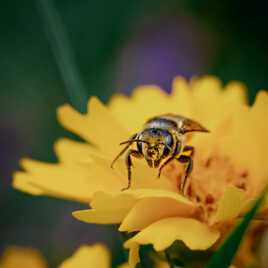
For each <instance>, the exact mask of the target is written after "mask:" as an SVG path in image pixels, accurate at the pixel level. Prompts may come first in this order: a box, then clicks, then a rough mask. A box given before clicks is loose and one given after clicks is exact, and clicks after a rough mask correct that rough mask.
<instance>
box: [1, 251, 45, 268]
mask: <svg viewBox="0 0 268 268" xmlns="http://www.w3.org/2000/svg"><path fill="white" fill-rule="evenodd" d="M0 267H1V268H17V267H19V268H46V267H47V264H46V261H45V259H44V258H43V256H42V255H41V254H40V253H39V252H38V251H37V250H34V249H30V248H22V247H10V248H8V249H6V250H5V251H4V253H3V256H2V258H1V261H0Z"/></svg>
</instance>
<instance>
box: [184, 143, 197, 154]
mask: <svg viewBox="0 0 268 268" xmlns="http://www.w3.org/2000/svg"><path fill="white" fill-rule="evenodd" d="M189 151H190V156H191V157H193V156H194V152H195V150H194V147H193V146H190V145H186V146H184V148H183V152H189Z"/></svg>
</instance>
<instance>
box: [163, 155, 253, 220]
mask: <svg viewBox="0 0 268 268" xmlns="http://www.w3.org/2000/svg"><path fill="white" fill-rule="evenodd" d="M185 168H186V167H185V165H183V164H181V163H178V162H176V160H174V161H173V162H172V163H170V165H168V166H167V167H166V169H165V170H164V171H163V174H165V176H166V177H167V178H168V179H170V180H171V181H173V182H174V183H176V185H177V189H178V193H181V188H182V185H183V179H184V174H185ZM249 176H250V174H249V171H248V170H247V169H246V168H245V167H239V166H238V165H237V164H236V163H235V162H234V161H232V159H231V158H228V157H225V156H222V155H220V154H217V153H216V152H215V153H214V154H211V155H210V156H209V157H202V153H201V152H196V155H195V156H194V168H193V171H192V173H191V175H190V177H189V179H188V182H187V184H188V185H187V186H186V187H187V188H186V192H185V195H186V197H187V198H189V199H190V200H191V201H194V202H195V203H197V204H198V205H199V206H200V208H201V209H202V211H203V215H202V217H201V218H202V220H204V221H205V222H208V221H209V218H211V217H212V216H213V215H214V214H215V212H216V211H217V208H218V202H219V200H220V198H221V197H222V195H223V193H224V191H225V189H226V186H227V185H229V184H232V185H234V186H236V187H238V188H240V189H242V190H244V191H245V192H247V190H248V182H249Z"/></svg>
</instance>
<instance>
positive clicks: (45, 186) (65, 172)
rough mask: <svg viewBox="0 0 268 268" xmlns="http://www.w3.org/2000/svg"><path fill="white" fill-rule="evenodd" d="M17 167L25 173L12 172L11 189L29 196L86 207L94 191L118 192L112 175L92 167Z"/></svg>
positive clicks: (31, 163)
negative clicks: (48, 196)
mask: <svg viewBox="0 0 268 268" xmlns="http://www.w3.org/2000/svg"><path fill="white" fill-rule="evenodd" d="M21 166H22V167H23V168H24V169H25V170H26V171H27V172H16V173H15V174H14V178H13V186H14V187H16V188H17V189H20V190H25V191H27V192H31V193H32V194H46V195H50V196H55V197H59V198H64V199H71V200H75V201H79V202H83V203H84V202H85V203H88V202H89V201H90V200H91V197H92V194H93V193H95V192H96V191H100V190H105V191H108V192H109V191H119V190H120V189H121V188H122V183H121V182H120V181H118V179H117V177H116V174H114V173H112V174H111V175H110V178H107V174H108V173H107V170H105V169H103V167H102V166H98V165H96V164H95V163H93V164H92V165H90V164H87V165H82V164H80V165H78V164H75V163H74V164H72V165H70V164H68V165H65V164H63V163H59V164H48V163H42V162H39V161H35V160H30V159H23V160H21ZM38 189H39V190H40V192H39V193H38Z"/></svg>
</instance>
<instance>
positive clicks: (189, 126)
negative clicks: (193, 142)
mask: <svg viewBox="0 0 268 268" xmlns="http://www.w3.org/2000/svg"><path fill="white" fill-rule="evenodd" d="M181 129H182V131H183V133H187V132H193V131H199V132H209V130H208V129H206V128H205V127H203V126H202V125H201V124H199V123H198V122H196V121H194V120H192V119H188V118H185V119H184V120H183V123H182V126H181Z"/></svg>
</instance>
